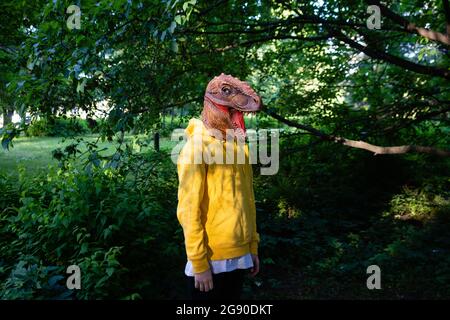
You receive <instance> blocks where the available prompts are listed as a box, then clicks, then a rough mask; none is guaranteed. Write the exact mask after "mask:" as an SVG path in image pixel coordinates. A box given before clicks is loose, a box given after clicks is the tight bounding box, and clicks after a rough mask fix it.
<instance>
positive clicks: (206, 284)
mask: <svg viewBox="0 0 450 320" xmlns="http://www.w3.org/2000/svg"><path fill="white" fill-rule="evenodd" d="M194 278H195V287H196V288H197V289H199V290H200V291H204V292H208V291H209V290H212V289H213V278H212V273H211V269H208V270H206V271H204V272H200V273H196V274H194Z"/></svg>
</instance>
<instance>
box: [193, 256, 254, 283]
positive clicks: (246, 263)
mask: <svg viewBox="0 0 450 320" xmlns="http://www.w3.org/2000/svg"><path fill="white" fill-rule="evenodd" d="M209 265H210V266H211V271H212V273H214V274H217V273H222V272H230V271H233V270H236V269H248V268H252V267H253V260H252V255H251V254H250V253H247V254H246V255H243V256H240V257H237V258H231V259H223V260H211V261H210V262H209ZM184 273H185V274H186V275H187V276H189V277H193V276H194V269H193V267H192V262H191V261H189V260H188V262H187V263H186V268H185V269H184Z"/></svg>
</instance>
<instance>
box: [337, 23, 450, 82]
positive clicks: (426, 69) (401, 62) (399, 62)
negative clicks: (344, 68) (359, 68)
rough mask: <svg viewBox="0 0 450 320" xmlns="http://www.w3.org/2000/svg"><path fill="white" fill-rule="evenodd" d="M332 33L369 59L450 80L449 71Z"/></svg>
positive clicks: (341, 34)
mask: <svg viewBox="0 0 450 320" xmlns="http://www.w3.org/2000/svg"><path fill="white" fill-rule="evenodd" d="M331 32H332V34H333V35H334V36H335V37H336V39H338V40H340V41H342V42H344V43H346V44H348V45H349V46H350V47H352V48H354V49H357V50H359V51H361V52H364V53H365V54H366V55H368V56H369V57H372V58H375V59H379V60H383V61H386V62H389V63H392V64H395V65H396V66H399V67H402V68H404V69H407V70H410V71H413V72H416V73H420V74H426V75H431V76H435V77H441V78H444V79H447V80H450V71H448V70H445V69H441V68H436V67H430V66H424V65H421V64H417V63H414V62H411V61H408V60H405V59H402V58H399V57H397V56H394V55H392V54H389V53H386V52H382V51H377V50H375V49H372V48H370V47H368V46H364V45H362V44H360V43H358V42H356V41H354V40H352V39H350V38H349V37H347V36H346V35H344V34H343V33H342V32H341V31H338V30H335V29H333V30H332V31H331Z"/></svg>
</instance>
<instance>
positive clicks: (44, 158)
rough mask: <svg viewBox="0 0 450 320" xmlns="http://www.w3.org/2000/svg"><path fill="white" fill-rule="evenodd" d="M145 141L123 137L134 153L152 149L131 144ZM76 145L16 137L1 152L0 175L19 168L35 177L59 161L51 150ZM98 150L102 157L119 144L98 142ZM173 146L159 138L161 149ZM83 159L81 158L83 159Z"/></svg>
mask: <svg viewBox="0 0 450 320" xmlns="http://www.w3.org/2000/svg"><path fill="white" fill-rule="evenodd" d="M78 138H82V139H83V141H84V142H90V143H94V142H95V141H97V138H98V135H95V134H90V135H85V136H82V137H78ZM134 138H139V139H141V140H145V139H148V144H149V146H151V145H152V141H151V139H150V138H148V137H147V136H145V135H125V142H126V143H130V144H131V145H132V146H133V149H134V150H135V151H139V152H145V151H148V150H150V149H151V147H145V148H142V149H139V148H138V146H137V145H135V144H133V139H134ZM72 143H76V140H75V139H63V138H61V137H19V138H16V139H15V140H14V141H13V147H11V148H10V149H9V150H5V149H1V150H0V173H4V174H11V175H13V176H15V175H17V174H18V167H19V166H24V168H25V170H26V174H29V175H34V174H37V173H39V172H43V171H45V170H47V169H48V166H55V165H57V164H58V162H57V161H56V160H55V159H54V158H53V157H52V151H53V150H55V149H57V148H61V149H64V148H65V147H66V146H68V145H70V144H72ZM97 145H98V147H99V150H102V149H103V150H102V151H101V152H100V153H101V154H102V155H111V154H113V153H114V152H115V151H116V148H117V146H118V143H117V142H116V141H101V140H99V141H98V144H97ZM174 145H175V142H172V141H170V139H168V138H161V149H169V148H171V147H173V146H174ZM86 149H87V148H86V145H85V143H80V145H79V150H80V152H84V151H86ZM84 158H85V157H82V159H84Z"/></svg>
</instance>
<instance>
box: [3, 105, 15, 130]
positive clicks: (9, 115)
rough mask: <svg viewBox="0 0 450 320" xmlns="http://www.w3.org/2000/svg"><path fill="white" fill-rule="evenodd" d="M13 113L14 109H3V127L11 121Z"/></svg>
mask: <svg viewBox="0 0 450 320" xmlns="http://www.w3.org/2000/svg"><path fill="white" fill-rule="evenodd" d="M13 114H14V109H6V110H4V111H3V127H6V126H7V125H8V124H10V123H11V122H12V117H13Z"/></svg>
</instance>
